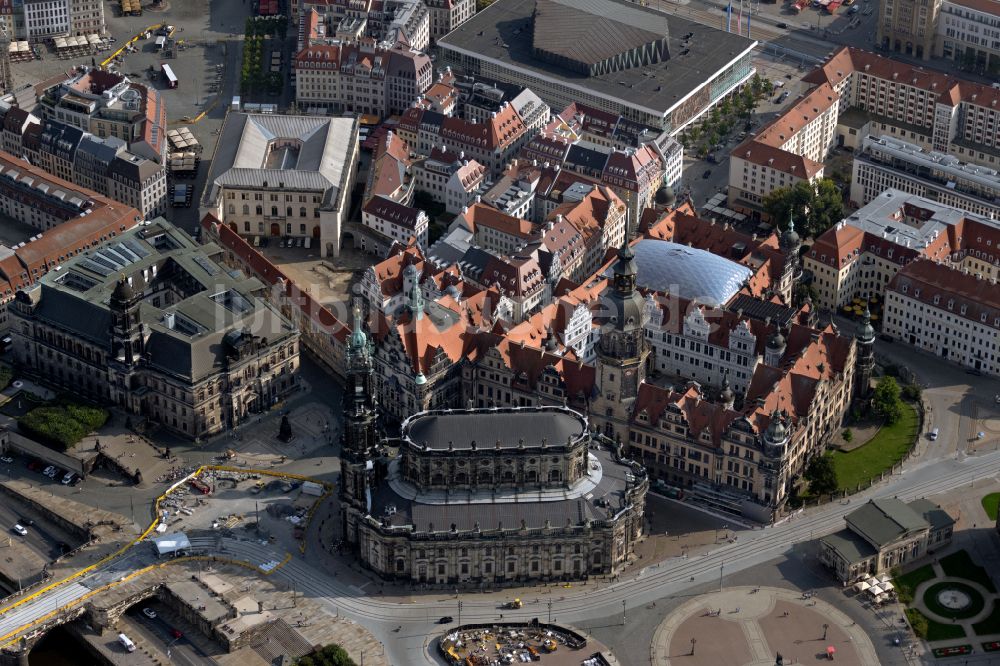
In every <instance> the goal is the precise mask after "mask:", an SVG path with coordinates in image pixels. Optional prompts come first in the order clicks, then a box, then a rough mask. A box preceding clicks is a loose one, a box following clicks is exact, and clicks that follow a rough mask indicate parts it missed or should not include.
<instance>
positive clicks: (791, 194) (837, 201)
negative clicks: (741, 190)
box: [763, 178, 844, 237]
mask: <svg viewBox="0 0 1000 666" xmlns="http://www.w3.org/2000/svg"><path fill="white" fill-rule="evenodd" d="M763 205H764V212H765V213H767V214H768V215H769V216H770V217H771V219H772V220H775V221H777V223H778V225H779V226H781V227H782V228H783V227H784V226H785V225H786V224H787V223H788V218H789V214H791V215H794V217H795V223H796V226H797V228H798V230H799V232H800V233H801V234H802V235H804V236H813V237H815V236H819V235H820V234H822V233H823V232H824V231H826V230H827V229H829V228H830V227H832V226H833V225H834V224H836V223H837V222H840V220H842V219H843V217H844V199H843V196H842V195H841V193H840V188H838V187H837V184H836V183H834V182H833V181H832V180H830V179H829V178H821V179H820V180H818V181H816V184H815V185H812V184H810V183H809V182H807V181H804V180H802V181H799V182H797V183H795V185H793V186H792V187H779V188H777V189H775V190H772V191H771V193H770V194H768V195H767V196H766V197H764V202H763Z"/></svg>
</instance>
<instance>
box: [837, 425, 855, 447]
mask: <svg viewBox="0 0 1000 666" xmlns="http://www.w3.org/2000/svg"><path fill="white" fill-rule="evenodd" d="M840 436H841V437H843V438H844V441H845V442H847V443H848V444H850V443H851V442H853V441H854V431H853V430H851V429H850V428H844V432H842V433H840Z"/></svg>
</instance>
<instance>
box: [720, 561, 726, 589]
mask: <svg viewBox="0 0 1000 666" xmlns="http://www.w3.org/2000/svg"><path fill="white" fill-rule="evenodd" d="M724 566H726V563H725V562H721V561H720V562H719V592H722V568H723V567H724Z"/></svg>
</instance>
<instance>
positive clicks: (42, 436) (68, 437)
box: [17, 401, 108, 450]
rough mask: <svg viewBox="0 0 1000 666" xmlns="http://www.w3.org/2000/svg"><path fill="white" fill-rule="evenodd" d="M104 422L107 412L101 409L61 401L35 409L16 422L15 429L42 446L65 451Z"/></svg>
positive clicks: (106, 418)
mask: <svg viewBox="0 0 1000 666" xmlns="http://www.w3.org/2000/svg"><path fill="white" fill-rule="evenodd" d="M107 420H108V413H107V411H105V410H103V409H101V408H100V407H93V406H89V405H82V404H78V403H73V402H69V401H63V402H60V403H57V404H55V405H46V406H43V407H36V408H35V409H33V410H31V411H30V412H28V413H27V414H25V415H24V416H22V417H21V418H19V419H18V420H17V427H18V429H19V430H20V431H21V432H22V433H23V434H25V435H26V436H28V437H31V438H32V439H35V440H37V441H39V442H41V443H42V444H45V445H47V446H51V447H53V448H57V449H60V450H66V449H68V448H69V447H71V446H73V445H74V444H76V443H77V442H79V441H80V440H81V439H83V438H84V437H85V436H87V434H88V433H90V432H93V431H94V430H97V429H98V428H100V427H101V426H102V425H104V423H105V422H106V421H107Z"/></svg>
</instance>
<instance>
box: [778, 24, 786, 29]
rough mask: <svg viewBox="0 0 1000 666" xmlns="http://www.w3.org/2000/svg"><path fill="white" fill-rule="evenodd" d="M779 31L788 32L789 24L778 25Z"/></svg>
mask: <svg viewBox="0 0 1000 666" xmlns="http://www.w3.org/2000/svg"><path fill="white" fill-rule="evenodd" d="M778 29H779V30H788V24H787V23H779V24H778Z"/></svg>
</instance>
